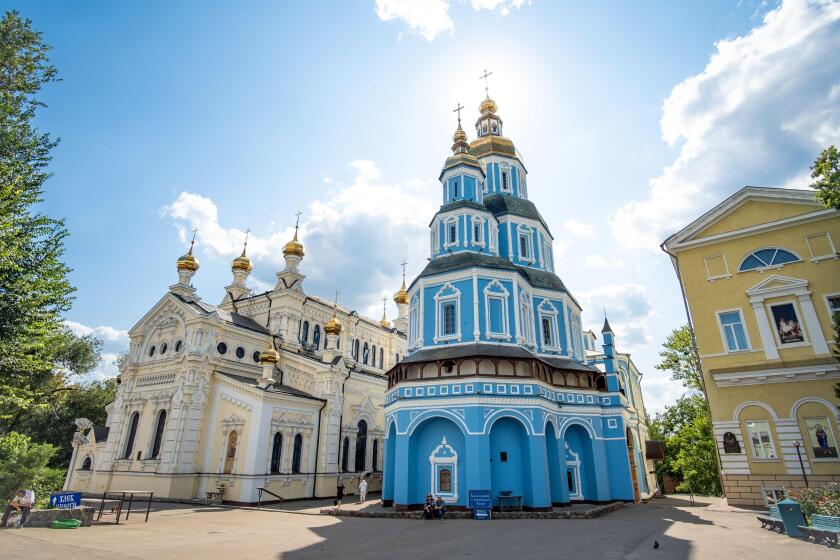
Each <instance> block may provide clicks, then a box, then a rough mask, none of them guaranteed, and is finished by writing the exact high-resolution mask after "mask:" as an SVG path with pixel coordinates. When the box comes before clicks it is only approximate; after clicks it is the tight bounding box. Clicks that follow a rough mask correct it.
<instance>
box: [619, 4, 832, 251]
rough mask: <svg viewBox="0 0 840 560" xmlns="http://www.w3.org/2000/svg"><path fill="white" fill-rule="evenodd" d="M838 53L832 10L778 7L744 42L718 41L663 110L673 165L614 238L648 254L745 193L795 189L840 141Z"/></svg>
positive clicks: (622, 218)
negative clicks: (675, 149) (753, 188)
mask: <svg viewBox="0 0 840 560" xmlns="http://www.w3.org/2000/svg"><path fill="white" fill-rule="evenodd" d="M838 52H840V3H838V2H832V1H827V0H814V1H807V0H791V1H786V2H783V3H782V4H781V5H780V6H779V7H778V8H777V9H775V10H772V11H770V12H768V13H767V14H766V15H765V17H764V18H763V20H762V22H761V24H759V25H758V26H757V27H756V28H754V29H753V30H752V31H750V32H749V33H748V34H747V35H744V36H741V37H735V38H732V39H726V40H722V41H719V42H718V43H717V44H716V52H715V53H714V54H713V55H712V57H711V59H710V60H709V62H708V64H707V65H706V67H705V69H704V70H703V71H702V72H701V73H699V74H697V75H694V76H691V77H690V78H688V79H686V80H684V81H683V82H681V83H680V84H678V85H677V86H676V87H674V89H673V90H672V91H671V94H670V96H669V97H668V99H666V100H665V103H664V105H663V109H662V119H661V121H660V125H661V128H662V137H663V139H664V140H665V141H666V142H667V143H668V144H669V145H672V146H673V145H676V144H678V143H681V146H680V151H679V155H678V156H677V158H676V160H675V161H674V162H673V163H672V164H671V165H669V166H667V167H666V168H665V169H664V170H663V171H662V174H661V175H659V176H658V177H655V178H653V179H651V180H650V191H649V193H648V196H647V198H646V199H644V200H640V201H632V202H629V203H628V204H626V205H624V206H623V207H621V208H620V209H619V210H618V211H617V212H616V214H615V215H614V216H613V219H612V220H611V225H612V230H613V235H614V236H615V238H616V239H617V240H618V241H619V242H620V243H622V244H623V245H625V246H629V247H637V248H647V249H651V250H656V249H657V248H658V246H659V244H660V243H661V242H662V241H663V240H664V238H665V237H666V236H667V235H669V234H670V233H673V232H675V231H677V230H678V229H679V228H681V227H682V226H684V225H685V224H686V223H688V221H690V220H691V219H694V218H696V217H698V216H700V215H701V214H702V213H703V212H705V211H706V210H708V209H709V208H710V207H712V206H714V205H715V204H717V203H718V202H720V201H721V200H723V199H724V198H725V197H726V196H728V195H729V194H731V193H733V192H735V191H736V190H738V189H740V188H741V187H743V186H744V185H763V186H781V185H788V186H791V183H790V181H791V180H792V179H794V178H797V179H799V180H802V179H803V178H804V173H803V172H804V170H806V169H807V167H808V165H809V164H810V163H811V161H813V159H814V158H815V157H816V155H817V154H818V153H819V151H821V150H822V149H823V148H824V147H825V146H827V145H828V144H831V143H835V144H836V143H837V142H838V141H840V100H839V99H838V97H840V56H837V53H838ZM796 186H798V187H800V188H804V187H806V186H807V183H804V182H803V183H801V184H797V185H796Z"/></svg>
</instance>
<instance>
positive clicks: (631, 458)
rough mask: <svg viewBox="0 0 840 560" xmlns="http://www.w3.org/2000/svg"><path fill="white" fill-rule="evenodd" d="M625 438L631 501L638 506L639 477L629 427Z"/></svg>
mask: <svg viewBox="0 0 840 560" xmlns="http://www.w3.org/2000/svg"><path fill="white" fill-rule="evenodd" d="M625 435H626V436H627V459H628V460H629V461H630V479H631V480H632V481H633V500H634V501H635V502H636V503H637V504H638V503H639V502H640V501H641V495H640V494H639V475H638V474H637V471H636V453H635V452H634V451H633V433H632V432H631V431H630V427H629V426H628V427H627V430H626V431H625Z"/></svg>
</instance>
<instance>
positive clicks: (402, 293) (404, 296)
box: [394, 261, 408, 305]
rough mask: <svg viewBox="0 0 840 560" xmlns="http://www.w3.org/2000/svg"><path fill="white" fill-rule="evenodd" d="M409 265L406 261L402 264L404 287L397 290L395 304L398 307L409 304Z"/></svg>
mask: <svg viewBox="0 0 840 560" xmlns="http://www.w3.org/2000/svg"><path fill="white" fill-rule="evenodd" d="M407 264H408V263H407V262H405V261H403V262H402V269H403V274H402V286H400V289H399V290H397V293H396V294H394V303H396V304H397V305H404V304H407V303H408V290H406V289H405V265H407Z"/></svg>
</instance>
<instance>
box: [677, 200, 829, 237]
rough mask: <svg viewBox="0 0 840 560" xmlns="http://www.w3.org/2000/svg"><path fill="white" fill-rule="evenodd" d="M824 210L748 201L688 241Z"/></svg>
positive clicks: (815, 207) (818, 207) (726, 213)
mask: <svg viewBox="0 0 840 560" xmlns="http://www.w3.org/2000/svg"><path fill="white" fill-rule="evenodd" d="M822 209H823V208H822V207H821V206H820V205H819V204H817V203H813V204H801V203H792V202H785V201H783V200H756V199H752V200H750V199H748V200H746V201H744V202H743V203H742V204H740V205H737V206H735V207H734V208H732V209H731V210H730V211H728V212H725V213H724V214H722V215H721V216H720V217H718V218H717V219H716V220H714V221H712V223H710V224H709V225H707V226H706V227H704V228H702V229H700V230H699V231H697V232H696V233H694V234H693V235H692V236H691V237H689V238H688V240H695V239H703V238H705V237H710V236H713V235H718V234H721V233H728V232H731V231H736V230H739V229H743V228H747V227H751V226H755V225H761V224H768V223H771V222H777V221H780V220H785V219H788V218H793V217H796V216H802V215H805V214H811V213H813V212H816V211H819V210H822Z"/></svg>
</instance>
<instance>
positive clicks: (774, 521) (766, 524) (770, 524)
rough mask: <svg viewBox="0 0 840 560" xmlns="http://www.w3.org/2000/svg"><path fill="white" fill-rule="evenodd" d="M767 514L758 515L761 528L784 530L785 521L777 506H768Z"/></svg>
mask: <svg viewBox="0 0 840 560" xmlns="http://www.w3.org/2000/svg"><path fill="white" fill-rule="evenodd" d="M767 511H768V514H767V515H759V516H758V518H757V519H758V520H759V521H761V527H762V528H763V529H773V530H774V531H779V532H780V533H781V532H784V530H785V523H784V521H782V516H781V515H780V514H779V506H770V507H768V508H767Z"/></svg>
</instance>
